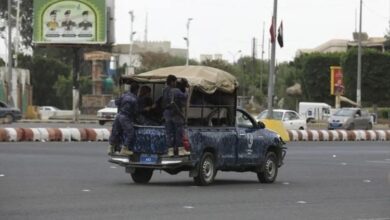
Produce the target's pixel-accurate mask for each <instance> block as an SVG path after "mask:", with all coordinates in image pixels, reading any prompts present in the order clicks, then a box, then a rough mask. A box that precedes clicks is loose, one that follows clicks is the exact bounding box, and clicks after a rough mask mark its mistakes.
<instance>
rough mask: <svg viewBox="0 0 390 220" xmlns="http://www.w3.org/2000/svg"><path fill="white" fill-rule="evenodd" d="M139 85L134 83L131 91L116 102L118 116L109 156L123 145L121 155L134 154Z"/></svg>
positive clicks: (111, 138)
mask: <svg viewBox="0 0 390 220" xmlns="http://www.w3.org/2000/svg"><path fill="white" fill-rule="evenodd" d="M138 89H139V85H138V84H137V83H132V84H131V86H130V91H128V92H125V93H124V94H123V95H122V96H120V97H119V98H118V99H116V100H115V104H116V106H117V107H118V114H117V116H116V118H115V121H114V123H113V124H112V131H111V135H110V138H109V143H110V147H109V152H108V153H109V154H113V153H114V152H115V151H117V150H118V148H119V146H120V144H121V143H122V144H123V147H122V149H121V150H120V153H119V154H120V155H123V156H129V155H132V154H133V151H132V149H133V145H134V135H135V132H134V120H135V118H136V117H137V114H138V98H137V93H138Z"/></svg>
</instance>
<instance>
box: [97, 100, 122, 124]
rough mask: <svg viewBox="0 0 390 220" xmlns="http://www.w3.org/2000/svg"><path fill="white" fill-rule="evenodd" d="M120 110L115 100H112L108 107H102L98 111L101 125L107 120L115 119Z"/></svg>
mask: <svg viewBox="0 0 390 220" xmlns="http://www.w3.org/2000/svg"><path fill="white" fill-rule="evenodd" d="M117 112H118V108H117V107H116V105H115V100H113V99H112V100H110V101H109V102H108V103H107V105H106V107H105V108H103V109H100V110H99V111H98V112H97V119H98V121H99V124H100V125H104V124H105V123H106V122H109V121H114V120H115V117H116V114H117Z"/></svg>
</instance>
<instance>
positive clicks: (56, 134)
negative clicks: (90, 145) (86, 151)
mask: <svg viewBox="0 0 390 220" xmlns="http://www.w3.org/2000/svg"><path fill="white" fill-rule="evenodd" d="M110 133H111V129H109V128H0V142H22V141H40V142H48V141H57V142H58V141H60V142H67V141H68V142H69V141H108V138H109V137H110Z"/></svg>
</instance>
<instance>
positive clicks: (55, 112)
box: [39, 106, 80, 119]
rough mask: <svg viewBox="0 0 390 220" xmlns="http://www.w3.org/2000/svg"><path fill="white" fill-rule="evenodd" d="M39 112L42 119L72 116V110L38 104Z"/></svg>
mask: <svg viewBox="0 0 390 220" xmlns="http://www.w3.org/2000/svg"><path fill="white" fill-rule="evenodd" d="M39 113H40V114H41V118H42V119H49V118H66V117H72V116H73V114H74V113H73V110H61V109H59V108H57V107H54V106H40V107H39ZM79 114H80V111H79Z"/></svg>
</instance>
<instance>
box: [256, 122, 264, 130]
mask: <svg viewBox="0 0 390 220" xmlns="http://www.w3.org/2000/svg"><path fill="white" fill-rule="evenodd" d="M257 127H258V128H261V129H264V128H265V124H264V122H262V121H258V122H257Z"/></svg>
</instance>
